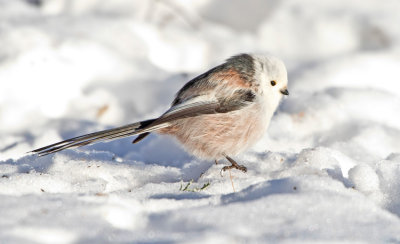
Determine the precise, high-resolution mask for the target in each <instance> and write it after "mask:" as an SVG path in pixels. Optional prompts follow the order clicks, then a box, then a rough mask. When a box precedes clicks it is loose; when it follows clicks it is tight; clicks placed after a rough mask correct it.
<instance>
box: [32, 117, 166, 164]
mask: <svg viewBox="0 0 400 244" xmlns="http://www.w3.org/2000/svg"><path fill="white" fill-rule="evenodd" d="M154 121H156V119H150V120H145V121H141V122H137V123H133V124H129V125H125V126H121V127H117V128H114V129H109V130H103V131H98V132H94V133H90V134H87V135H82V136H77V137H74V138H71V139H67V140H65V141H60V142H57V143H54V144H51V145H48V146H45V147H41V148H38V149H35V150H33V151H31V152H32V153H37V154H38V155H39V156H45V155H48V154H51V153H55V152H59V151H62V150H64V149H67V148H73V147H80V146H85V145H89V144H93V143H96V142H100V141H109V140H114V139H118V138H122V137H127V136H132V135H137V134H142V135H143V136H141V138H140V139H143V138H144V137H145V136H146V135H148V133H149V132H151V131H155V130H158V129H160V128H163V127H166V126H168V125H166V124H165V123H153V122H154Z"/></svg>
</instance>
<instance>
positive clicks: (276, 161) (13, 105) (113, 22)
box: [0, 0, 400, 243]
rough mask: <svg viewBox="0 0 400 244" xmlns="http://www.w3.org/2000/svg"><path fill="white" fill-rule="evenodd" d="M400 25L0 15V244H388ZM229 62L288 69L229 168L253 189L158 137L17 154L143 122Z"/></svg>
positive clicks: (210, 5)
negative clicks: (262, 60)
mask: <svg viewBox="0 0 400 244" xmlns="http://www.w3.org/2000/svg"><path fill="white" fill-rule="evenodd" d="M399 11H400V3H399V2H398V1H397V0H387V1H385V2H380V1H374V0H367V1H345V0H329V1H317V0H305V1H291V0H284V1H272V0H271V1H260V0H251V1H246V2H243V1H240V0H234V1H232V0H219V1H211V0H208V1H200V0H190V1H187V0H185V1H182V0H173V1H172V0H171V1H139V0H137V1H134V0H115V1H100V0H86V1H81V0H42V1H35V0H25V1H24V0H15V1H7V0H0V43H1V45H0V216H1V219H0V242H1V243H108V242H112V243H115V242H125V243H310V242H314V243H321V242H322V243H323V242H341V243H342V242H344V243H346V242H347V243H349V242H351V243H353V242H355V243H371V242H372V243H382V242H385V243H399V242H400V181H399V180H398V176H399V175H400V140H399V138H400V113H399V111H400V85H399V84H400V83H399V80H400V71H399V68H398V67H399V65H400V48H399V47H400V46H399V44H400V29H399V28H398V23H399V22H400V15H399V14H398V13H399ZM238 16H240V18H238ZM241 52H256V53H263V52H264V53H265V52H266V53H272V54H273V55H275V56H278V57H280V58H282V59H283V60H284V61H285V63H286V64H287V67H288V71H289V91H290V96H289V97H288V98H285V99H284V100H283V101H282V103H281V105H280V107H279V109H278V111H277V112H276V114H275V116H274V117H273V119H272V121H271V124H270V127H269V129H268V133H267V134H266V135H265V136H264V137H263V138H262V140H261V141H260V142H259V143H257V144H256V145H255V146H254V147H253V148H252V149H251V150H249V151H247V152H245V153H242V154H240V155H238V156H236V157H235V159H236V160H237V161H238V162H240V163H241V164H244V165H246V167H247V168H248V172H247V173H243V172H240V171H231V172H228V171H227V172H223V173H222V176H221V172H220V170H221V168H222V167H223V165H224V164H227V162H222V161H221V162H220V163H219V164H218V165H215V163H214V162H210V161H201V160H198V159H196V158H194V157H192V156H190V155H188V154H187V153H186V152H185V151H184V150H183V149H182V148H181V147H180V145H179V144H178V143H177V142H176V141H175V140H173V139H171V138H168V137H165V136H158V135H151V136H149V137H148V138H146V139H145V140H143V141H142V142H140V143H139V144H135V145H132V143H131V142H132V140H133V138H126V139H121V140H116V141H112V142H108V143H99V144H95V145H92V146H87V147H82V148H79V149H73V150H65V151H62V152H60V153H57V154H54V155H49V156H45V157H37V156H35V155H30V154H26V152H27V151H30V150H32V149H35V148H38V147H41V146H44V145H47V144H50V143H53V142H57V141H59V140H62V139H67V138H70V137H73V136H77V135H81V134H84V133H90V132H93V131H97V130H101V129H106V128H111V127H113V126H119V125H123V124H127V123H132V122H135V121H139V120H142V119H149V118H154V117H156V116H157V115H159V114H161V113H163V112H164V111H165V110H166V109H167V108H168V106H169V104H170V102H171V101H172V99H173V96H174V94H175V92H176V91H177V90H178V89H179V88H180V87H181V86H182V85H183V84H184V83H185V82H187V81H188V80H189V79H191V78H192V77H195V76H196V75H198V74H200V73H201V72H204V71H206V70H207V69H209V68H211V67H213V66H214V65H216V64H219V63H221V62H222V61H223V60H224V59H226V58H228V57H229V56H231V55H234V54H237V53H241ZM231 179H232V180H231ZM185 188H186V189H185Z"/></svg>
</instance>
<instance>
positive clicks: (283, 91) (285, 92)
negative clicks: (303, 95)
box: [281, 88, 289, 96]
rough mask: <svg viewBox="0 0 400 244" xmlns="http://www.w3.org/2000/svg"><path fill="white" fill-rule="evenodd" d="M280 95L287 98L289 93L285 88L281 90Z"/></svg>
mask: <svg viewBox="0 0 400 244" xmlns="http://www.w3.org/2000/svg"><path fill="white" fill-rule="evenodd" d="M281 93H282V94H283V95H286V96H289V91H288V89H287V88H283V89H282V90H281Z"/></svg>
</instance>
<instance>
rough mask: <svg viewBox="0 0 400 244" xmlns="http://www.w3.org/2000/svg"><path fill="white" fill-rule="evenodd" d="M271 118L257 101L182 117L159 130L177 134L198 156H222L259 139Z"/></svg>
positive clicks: (188, 148)
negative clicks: (239, 107)
mask: <svg viewBox="0 0 400 244" xmlns="http://www.w3.org/2000/svg"><path fill="white" fill-rule="evenodd" d="M269 119H270V118H266V116H265V115H264V116H263V114H260V109H257V107H256V105H254V106H251V107H249V108H246V109H242V110H240V111H234V112H229V113H224V114H210V115H201V116H197V117H194V118H187V119H181V120H178V121H176V122H174V124H172V125H171V126H170V127H167V128H164V129H161V130H160V131H159V132H160V133H162V134H169V135H172V136H175V137H176V138H177V139H178V140H179V141H180V142H181V143H182V144H183V146H184V147H185V149H186V150H187V151H188V152H190V153H192V154H193V155H195V156H196V157H199V158H203V159H220V158H222V157H224V155H230V156H232V155H236V154H238V153H240V152H242V151H244V150H246V149H247V148H248V147H250V146H251V145H253V144H254V143H255V142H257V141H258V140H259V139H260V138H261V137H262V135H263V134H264V132H265V131H266V129H267V127H268V122H269Z"/></svg>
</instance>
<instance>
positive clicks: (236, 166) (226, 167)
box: [222, 155, 247, 173]
mask: <svg viewBox="0 0 400 244" xmlns="http://www.w3.org/2000/svg"><path fill="white" fill-rule="evenodd" d="M225 158H226V159H227V160H228V161H229V162H230V163H231V164H232V165H230V166H224V167H223V168H222V171H226V170H228V169H238V170H241V171H243V172H244V173H246V172H247V168H246V167H245V166H243V165H239V164H238V163H236V161H235V160H233V159H232V158H230V157H229V156H227V155H225Z"/></svg>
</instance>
